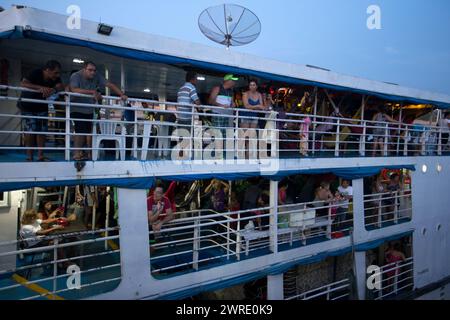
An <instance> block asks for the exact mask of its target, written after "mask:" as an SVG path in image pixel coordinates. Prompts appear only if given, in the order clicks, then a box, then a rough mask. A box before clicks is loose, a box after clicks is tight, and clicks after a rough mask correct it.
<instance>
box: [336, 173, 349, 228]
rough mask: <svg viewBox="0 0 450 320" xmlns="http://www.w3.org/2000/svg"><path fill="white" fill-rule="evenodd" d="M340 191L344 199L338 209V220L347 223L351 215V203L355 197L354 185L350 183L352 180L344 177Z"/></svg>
mask: <svg viewBox="0 0 450 320" xmlns="http://www.w3.org/2000/svg"><path fill="white" fill-rule="evenodd" d="M338 193H339V196H340V198H341V199H342V201H340V205H339V208H338V209H337V219H336V220H337V221H339V222H344V223H345V221H347V219H348V216H349V214H348V213H349V212H348V208H349V203H350V201H351V200H352V199H353V187H352V186H351V185H350V180H346V179H342V182H341V185H340V186H339V187H338ZM345 224H346V223H345Z"/></svg>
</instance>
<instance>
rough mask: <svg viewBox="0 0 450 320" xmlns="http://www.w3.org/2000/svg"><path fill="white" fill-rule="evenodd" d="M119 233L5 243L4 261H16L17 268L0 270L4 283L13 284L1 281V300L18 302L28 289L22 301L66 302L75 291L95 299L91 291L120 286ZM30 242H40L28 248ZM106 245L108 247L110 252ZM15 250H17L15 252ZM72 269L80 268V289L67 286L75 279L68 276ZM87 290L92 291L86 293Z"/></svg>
mask: <svg viewBox="0 0 450 320" xmlns="http://www.w3.org/2000/svg"><path fill="white" fill-rule="evenodd" d="M119 230H120V229H119V228H118V227H115V228H106V229H99V230H95V231H82V232H71V233H62V234H59V235H48V236H38V237H35V238H26V239H20V240H13V241H5V242H1V243H0V258H4V259H5V258H6V257H13V258H14V259H15V260H14V261H15V263H14V265H15V266H14V267H11V268H9V269H4V270H0V279H8V278H9V279H11V280H13V281H12V282H11V281H9V282H3V281H0V296H3V295H8V296H10V298H12V299H17V298H15V295H17V294H18V292H19V291H18V290H19V289H20V288H22V287H24V288H29V289H30V290H27V294H26V295H25V297H21V299H25V300H31V299H37V298H42V297H45V298H47V299H58V300H59V299H64V295H62V297H61V296H59V295H61V294H64V293H67V292H69V291H72V290H74V289H77V296H78V297H88V296H91V295H93V293H92V292H90V290H96V289H98V290H100V291H99V292H101V290H103V289H102V285H105V284H110V283H115V284H117V285H118V282H119V281H120V279H121V272H120V259H119V254H120V248H119V245H118V244H117V242H118V239H119V235H118V232H119ZM108 233H109V234H110V235H108ZM112 233H117V234H114V235H111V234H112ZM114 240H115V241H114ZM30 241H32V242H33V243H34V242H35V241H38V242H39V244H35V245H33V246H28V245H27V244H28V243H29V242H30ZM104 244H107V245H108V247H106V249H105V245H104ZM11 247H16V249H15V250H11ZM9 260H10V259H9ZM70 265H75V266H76V267H78V268H79V269H78V271H76V269H74V270H75V271H74V272H76V275H77V277H79V279H80V283H79V286H78V287H69V286H68V285H67V283H66V280H67V278H68V277H69V276H71V275H73V273H66V271H67V272H68V270H69V269H68V267H69V266H70ZM61 267H62V268H61ZM11 283H13V284H11ZM85 288H90V290H89V291H84V289H85ZM92 288H94V289H92ZM36 293H37V294H36Z"/></svg>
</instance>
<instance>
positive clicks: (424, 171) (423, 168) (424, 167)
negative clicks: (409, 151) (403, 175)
mask: <svg viewBox="0 0 450 320" xmlns="http://www.w3.org/2000/svg"><path fill="white" fill-rule="evenodd" d="M427 171H428V167H427V165H426V164H424V165H423V166H422V172H423V173H427Z"/></svg>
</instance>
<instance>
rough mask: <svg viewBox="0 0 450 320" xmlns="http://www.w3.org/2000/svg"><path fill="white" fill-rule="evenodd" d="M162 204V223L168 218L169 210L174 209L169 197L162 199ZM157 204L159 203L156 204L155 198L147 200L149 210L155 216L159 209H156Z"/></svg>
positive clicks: (160, 218)
mask: <svg viewBox="0 0 450 320" xmlns="http://www.w3.org/2000/svg"><path fill="white" fill-rule="evenodd" d="M160 203H161V205H162V207H163V209H162V213H161V214H160V215H159V217H158V220H160V221H161V220H163V219H164V218H165V217H166V215H167V210H169V209H172V205H171V203H170V201H169V199H167V197H162V198H161V200H160ZM157 204H158V203H156V202H155V199H154V198H153V196H152V197H148V198H147V210H148V211H152V212H153V214H156V212H157V208H156V206H157Z"/></svg>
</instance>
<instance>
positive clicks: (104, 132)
mask: <svg viewBox="0 0 450 320" xmlns="http://www.w3.org/2000/svg"><path fill="white" fill-rule="evenodd" d="M98 125H99V128H100V132H99V133H97V125H96V124H95V123H94V129H93V136H92V147H93V150H92V160H93V161H96V160H97V158H98V151H99V149H98V148H100V143H101V142H102V141H103V140H114V141H116V159H118V158H119V154H120V159H121V160H125V147H126V129H125V126H122V125H121V124H120V123H119V122H115V121H101V122H98ZM118 126H120V132H121V133H120V134H116V130H117V127H118Z"/></svg>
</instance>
